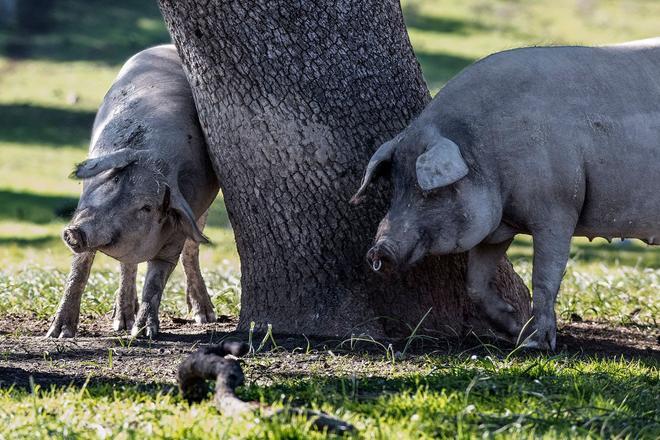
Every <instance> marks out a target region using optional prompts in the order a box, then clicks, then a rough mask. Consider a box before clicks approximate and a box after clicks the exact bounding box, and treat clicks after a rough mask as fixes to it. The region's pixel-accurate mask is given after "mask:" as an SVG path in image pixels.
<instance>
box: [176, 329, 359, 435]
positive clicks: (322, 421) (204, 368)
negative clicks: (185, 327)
mask: <svg viewBox="0 0 660 440" xmlns="http://www.w3.org/2000/svg"><path fill="white" fill-rule="evenodd" d="M248 350H249V347H248V345H247V344H245V343H244V342H222V343H221V344H218V345H210V346H207V347H203V348H200V349H199V350H197V351H196V352H194V353H193V354H191V355H190V356H188V357H187V358H186V359H185V360H184V361H183V362H182V363H181V365H180V366H179V371H178V374H177V381H178V383H179V390H180V391H181V394H182V395H183V397H184V398H185V399H186V400H187V401H188V402H201V401H202V400H204V398H205V397H206V395H207V392H208V387H207V384H206V381H207V380H215V397H214V402H215V407H216V408H217V409H218V411H220V413H221V414H224V415H228V416H236V415H239V414H243V413H246V412H250V411H255V410H258V409H261V410H262V413H263V414H264V415H265V416H266V417H272V416H276V415H280V414H286V415H298V416H303V417H305V418H307V419H309V420H311V421H312V425H313V426H314V427H315V428H316V429H318V430H321V431H322V430H324V429H327V430H328V432H333V433H335V434H349V433H353V432H355V427H354V426H353V425H351V424H350V423H347V422H345V421H343V420H341V419H338V418H336V417H333V416H331V415H329V414H325V413H323V412H320V411H312V410H309V409H304V408H297V407H291V408H285V409H279V410H276V409H273V408H271V407H268V406H262V405H260V404H259V403H257V402H245V401H243V400H241V399H239V398H238V397H237V396H236V387H238V386H241V385H243V383H244V382H245V376H244V375H243V370H242V369H241V366H240V364H239V363H238V361H237V360H236V359H232V358H225V356H227V355H232V356H235V357H241V356H243V355H245V354H246V353H247V352H248Z"/></svg>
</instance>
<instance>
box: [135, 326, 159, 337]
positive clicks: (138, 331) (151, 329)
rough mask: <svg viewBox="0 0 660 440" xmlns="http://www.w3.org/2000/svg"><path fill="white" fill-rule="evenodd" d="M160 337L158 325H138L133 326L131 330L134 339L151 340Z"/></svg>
mask: <svg viewBox="0 0 660 440" xmlns="http://www.w3.org/2000/svg"><path fill="white" fill-rule="evenodd" d="M157 335H158V324H145V325H142V326H138V324H137V323H135V324H133V328H132V329H131V336H133V337H134V338H149V339H153V338H155V337H156V336H157Z"/></svg>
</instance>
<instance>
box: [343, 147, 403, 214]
mask: <svg viewBox="0 0 660 440" xmlns="http://www.w3.org/2000/svg"><path fill="white" fill-rule="evenodd" d="M395 147H396V143H395V141H394V140H391V141H389V142H385V143H384V144H383V145H381V146H380V147H378V150H376V152H375V153H374V155H373V156H371V160H369V164H367V170H366V171H365V172H364V177H363V178H362V184H361V185H360V188H359V189H358V190H357V192H356V193H355V195H354V196H353V197H352V198H351V204H352V205H357V204H358V203H360V202H361V201H362V198H363V196H364V193H365V191H366V190H367V187H368V186H369V184H370V183H371V181H372V180H373V179H374V176H375V174H376V172H377V171H378V169H379V168H380V166H381V164H383V163H386V162H389V161H390V160H391V159H392V153H394V149H395Z"/></svg>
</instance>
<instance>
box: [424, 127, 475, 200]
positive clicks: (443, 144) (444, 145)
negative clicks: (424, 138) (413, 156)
mask: <svg viewBox="0 0 660 440" xmlns="http://www.w3.org/2000/svg"><path fill="white" fill-rule="evenodd" d="M416 171H417V183H418V184H419V186H420V187H421V188H422V189H423V190H424V191H429V190H432V189H435V188H440V187H443V186H447V185H449V184H452V183H454V182H456V181H457V180H459V179H461V178H463V177H465V175H466V174H467V173H468V167H467V165H466V164H465V161H464V160H463V156H461V151H460V150H459V149H458V145H456V144H455V143H453V142H452V141H450V140H449V139H447V138H444V137H442V138H440V139H439V140H438V141H436V142H433V143H432V144H431V145H429V147H428V148H427V149H426V151H425V152H424V153H423V154H422V155H420V156H419V157H418V158H417V164H416Z"/></svg>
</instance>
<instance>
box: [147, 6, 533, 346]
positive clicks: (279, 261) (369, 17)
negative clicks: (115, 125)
mask: <svg viewBox="0 0 660 440" xmlns="http://www.w3.org/2000/svg"><path fill="white" fill-rule="evenodd" d="M159 1H160V6H161V11H162V13H163V16H164V17H165V21H166V23H167V26H168V28H169V31H170V33H171V35H172V37H173V40H174V42H175V44H176V45H177V47H178V49H179V53H180V54H181V57H182V60H183V63H184V66H185V70H186V74H187V75H188V79H189V80H190V83H191V85H192V89H193V92H194V96H195V100H196V104H197V108H198V111H199V114H200V119H201V123H202V127H203V129H204V131H205V133H206V136H207V138H208V143H209V149H210V153H211V157H212V160H213V165H214V167H215V170H216V172H217V174H218V176H219V179H220V183H221V187H222V191H223V194H224V197H225V204H226V206H227V211H228V214H229V219H230V221H231V224H232V226H233V228H234V232H235V236H236V243H237V247H238V252H239V255H240V258H241V273H242V278H241V286H242V297H241V314H240V323H239V328H240V329H247V328H249V326H250V323H251V322H255V323H256V325H257V328H258V329H263V327H264V326H265V325H266V324H272V325H273V329H274V331H275V332H277V333H296V334H300V333H303V334H308V335H338V336H342V335H346V334H350V333H358V332H365V331H366V332H369V333H370V334H371V335H372V336H374V337H379V336H385V335H387V336H400V335H408V334H410V331H411V328H412V327H414V326H415V325H416V324H417V323H418V322H419V321H420V319H421V318H422V317H423V316H424V315H425V314H426V313H427V311H428V310H429V309H431V313H429V315H428V316H427V318H426V319H425V321H424V325H423V328H424V329H425V331H427V332H428V331H438V332H442V333H450V334H456V333H458V334H460V333H464V332H465V331H466V330H468V329H470V328H471V327H475V328H476V329H477V330H478V331H483V330H487V328H486V327H485V325H484V324H482V323H481V322H482V320H480V319H478V318H477V316H476V313H475V310H474V307H473V306H472V305H471V304H470V303H469V301H468V299H467V297H466V295H465V292H464V274H465V263H466V258H465V255H459V256H449V257H442V258H435V257H431V258H427V259H426V260H425V261H424V262H423V263H422V264H420V265H419V266H418V267H417V268H415V269H414V270H412V271H410V272H408V273H405V274H401V275H398V276H394V277H390V278H385V277H382V276H380V275H377V274H373V273H372V272H371V271H370V270H369V267H368V266H367V264H366V261H365V253H366V251H367V249H368V248H369V245H370V242H371V240H372V238H373V236H374V233H375V231H376V227H377V225H378V222H379V221H380V219H381V218H382V216H383V214H384V213H385V211H386V209H387V201H388V196H389V187H388V183H386V182H384V183H381V184H380V187H379V188H378V190H377V191H374V192H373V196H372V197H370V198H369V202H368V203H363V206H359V207H353V206H351V205H349V203H348V201H349V199H350V197H351V195H352V194H353V193H354V192H355V190H356V189H357V187H358V185H359V181H360V178H361V177H362V173H363V170H364V167H365V166H366V164H367V162H368V160H369V157H370V155H371V154H372V153H373V152H374V150H375V149H376V148H377V147H378V146H379V145H380V143H382V142H384V141H386V140H389V139H390V138H391V137H393V136H394V135H395V134H397V133H398V132H399V131H400V130H401V129H403V128H404V127H405V126H406V125H407V124H408V122H409V121H410V120H411V119H412V118H413V117H415V115H417V114H418V113H419V112H420V111H421V110H422V109H423V108H424V106H425V105H426V104H427V103H428V102H429V100H430V95H429V92H428V89H427V87H426V85H425V83H424V80H423V78H422V73H421V70H420V66H419V63H418V62H417V60H416V58H415V55H414V53H413V51H412V48H411V45H410V41H409V40H408V35H407V32H406V28H405V25H404V22H403V16H402V13H401V7H400V5H399V3H398V1H393V0H359V1H358V0H340V1H336V2H328V1H325V0H306V1H300V0H298V1H296V0H255V1H250V2H242V1H239V0H232V1H222V0H210V1H208V0H176V1H175V0H159ZM497 285H498V289H499V291H500V292H501V294H502V295H503V296H504V297H506V298H507V299H508V300H509V302H511V303H512V304H513V305H514V307H515V308H516V309H517V310H519V312H520V313H519V315H520V319H521V320H524V319H526V317H527V316H528V315H529V309H530V306H529V294H528V292H527V289H526V288H525V286H524V285H523V283H522V282H521V280H520V279H519V278H518V277H517V275H516V274H515V273H514V272H513V270H512V268H511V265H510V264H509V263H508V262H507V261H503V263H502V266H501V268H500V270H499V275H498V280H497ZM410 326H412V327H410Z"/></svg>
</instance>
